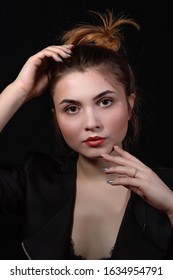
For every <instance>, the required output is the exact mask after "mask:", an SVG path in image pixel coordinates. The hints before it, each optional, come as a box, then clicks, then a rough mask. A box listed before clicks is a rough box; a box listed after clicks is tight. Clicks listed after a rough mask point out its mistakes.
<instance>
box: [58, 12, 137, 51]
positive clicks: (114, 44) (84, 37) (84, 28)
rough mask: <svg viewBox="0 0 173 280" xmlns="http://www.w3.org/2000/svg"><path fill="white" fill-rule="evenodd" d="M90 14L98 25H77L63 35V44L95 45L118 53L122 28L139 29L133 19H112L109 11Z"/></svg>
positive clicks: (122, 17) (121, 39)
mask: <svg viewBox="0 0 173 280" xmlns="http://www.w3.org/2000/svg"><path fill="white" fill-rule="evenodd" d="M92 13H94V14H96V15H97V16H98V17H99V19H100V24H99V25H91V24H78V25H77V26H75V27H74V28H72V29H71V30H69V31H67V32H66V33H65V34H64V36H63V43H64V44H74V45H84V44H95V45H98V46H102V47H105V48H108V49H112V50H114V51H118V50H119V49H120V47H121V43H122V41H123V39H124V38H123V35H122V33H121V28H122V26H124V25H133V26H134V27H136V28H137V29H139V25H138V24H137V23H136V22H135V21H134V20H133V19H130V18H125V17H124V16H121V17H119V18H114V16H113V13H112V12H111V11H109V10H107V13H105V14H100V13H98V12H93V11H92Z"/></svg>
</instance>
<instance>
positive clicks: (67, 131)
mask: <svg viewBox="0 0 173 280" xmlns="http://www.w3.org/2000/svg"><path fill="white" fill-rule="evenodd" d="M72 48H73V46H72V45H66V46H49V47H47V48H45V49H43V50H42V51H40V52H38V53H37V54H35V55H33V56H32V57H30V58H29V59H28V61H27V62H26V63H25V65H24V66H23V68H22V69H21V71H20V73H19V75H18V76H17V78H16V79H15V81H14V82H12V83H11V84H10V85H9V86H7V87H6V88H5V89H4V91H3V92H2V93H1V95H0V130H2V129H3V128H4V127H5V125H6V124H7V123H8V121H9V120H10V118H11V117H12V116H13V115H14V113H15V112H16V111H17V110H18V109H19V108H20V107H21V106H22V105H23V104H24V103H25V102H27V101H28V100H30V99H32V98H35V97H38V96H39V95H41V94H43V93H44V92H45V90H46V89H47V87H48V83H49V78H50V71H49V69H50V66H51V63H50V62H51V61H52V59H53V60H55V61H56V62H57V63H59V62H61V59H60V57H59V56H61V57H63V58H64V59H68V57H69V55H71V52H72ZM105 91H106V92H107V91H109V92H108V93H105V94H103V95H102V96H101V97H100V96H99V94H101V93H103V92H105ZM53 98H54V103H55V114H56V118H57V122H58V124H59V127H60V130H61V132H62V135H63V136H64V139H65V140H66V142H67V143H68V144H69V146H70V147H72V148H73V149H74V150H75V151H77V152H78V153H79V160H78V164H77V199H76V205H75V213H74V217H77V219H74V220H75V222H74V227H73V233H72V236H73V237H75V238H76V240H77V243H78V248H79V252H82V253H83V252H86V254H85V255H88V258H90V257H91V258H92V257H93V256H94V257H96V258H99V257H100V256H105V255H106V253H107V252H108V251H109V250H108V249H109V248H111V247H112V245H113V244H114V241H115V236H116V234H117V232H118V229H119V225H120V223H121V218H122V216H123V213H124V209H125V206H126V204H127V201H128V198H129V193H130V192H131V191H133V192H136V193H137V194H138V195H139V196H141V197H142V198H143V199H144V200H145V201H147V203H149V204H151V205H152V206H154V207H156V208H157V209H159V210H161V211H163V212H165V213H166V214H167V215H168V217H169V219H170V221H171V223H172V224H173V192H172V191H171V190H170V189H169V188H168V186H166V185H165V183H164V182H163V181H162V180H161V179H160V178H159V177H158V176H157V175H156V174H155V173H154V172H153V171H152V170H151V169H150V168H149V167H147V166H146V165H145V164H143V163H142V162H141V161H140V160H138V159H137V158H136V157H134V156H132V155H131V154H129V153H128V152H126V151H124V150H123V149H122V141H123V139H124V136H125V134H126V132H127V125H128V121H129V118H130V112H129V111H128V106H127V100H126V98H125V92H124V90H123V85H121V84H119V83H118V81H117V80H116V79H115V80H114V81H110V80H109V79H108V78H105V77H103V76H102V75H101V74H99V73H98V72H96V71H94V70H92V69H88V70H87V71H86V72H85V73H79V72H76V73H71V74H68V75H66V76H64V77H63V78H62V79H61V80H60V81H59V82H58V84H57V85H56V87H55V93H54V97H53ZM64 99H70V100H71V99H72V100H75V104H73V103H70V104H69V103H68V104H67V102H66V101H65V102H64ZM76 101H77V102H76ZM133 102H134V95H133V93H132V94H131V96H130V97H129V103H130V105H131V108H132V107H133ZM76 105H77V106H76ZM69 106H70V107H69ZM64 107H68V109H67V108H66V110H64ZM95 135H98V136H102V137H104V138H105V139H104V141H103V143H102V145H99V146H98V147H94V148H93V147H90V146H88V145H86V143H84V142H83V141H84V140H85V139H87V138H88V137H90V136H95ZM134 175H135V176H134ZM108 180H109V181H108ZM98 182H99V184H98ZM81 186H83V187H81ZM99 186H100V188H99ZM79 190H80V191H79ZM86 197H87V198H88V199H87V202H88V203H87V204H86V203H84V202H85V201H86ZM92 197H93V200H91V198H92ZM120 198H121V199H120ZM88 205H89V207H88ZM103 205H104V206H103ZM115 205H116V207H115ZM97 209H98V210H99V213H98V212H97V214H98V215H99V217H101V218H102V222H101V223H98V224H97V227H96V228H98V231H99V232H101V231H100V229H102V236H100V239H98V238H96V239H92V238H90V237H91V236H93V233H95V230H96V228H92V227H91V231H90V232H89V235H87V236H85V230H86V228H85V225H84V224H81V223H80V222H81V220H80V219H81V216H80V215H79V214H80V213H81V212H82V211H81V210H83V213H84V214H85V215H86V213H87V215H88V217H90V218H92V217H93V214H94V213H95V211H96V210H97ZM103 209H104V211H103ZM75 215H76V216H75ZM97 218H98V217H97ZM108 218H109V219H108ZM115 218H117V220H118V222H117V224H116V225H115V227H113V226H112V225H113V224H114V221H115V220H116V219H115ZM97 220H98V221H99V219H97ZM78 221H79V222H78ZM94 221H95V220H94ZM108 221H110V223H109V224H107V222H108ZM91 222H92V223H90V224H89V226H91V225H94V222H93V220H91ZM102 223H103V225H105V227H103V228H99V226H101V225H102ZM81 228H82V230H83V236H84V239H85V240H86V238H87V237H88V238H89V243H88V244H87V245H86V246H85V248H83V247H81V244H83V243H84V242H83V240H84V239H83V240H82V239H80V238H79V236H78V235H77V232H79V230H81ZM87 228H88V227H87ZM106 228H109V232H105V231H104V230H105V229H106ZM78 229H79V230H78ZM105 234H106V236H108V241H107V244H106V243H105V246H106V248H102V251H101V252H99V253H98V255H96V252H97V251H98V248H99V247H101V246H99V245H100V244H102V243H101V242H102V239H103V240H105ZM96 236H97V235H96ZM97 239H98V240H97ZM91 248H92V250H93V251H91ZM93 248H94V249H93Z"/></svg>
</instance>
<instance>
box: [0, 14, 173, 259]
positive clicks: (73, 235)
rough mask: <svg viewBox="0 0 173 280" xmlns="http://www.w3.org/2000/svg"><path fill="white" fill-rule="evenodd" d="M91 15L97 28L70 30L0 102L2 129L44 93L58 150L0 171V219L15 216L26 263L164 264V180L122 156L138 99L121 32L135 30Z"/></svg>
mask: <svg viewBox="0 0 173 280" xmlns="http://www.w3.org/2000/svg"><path fill="white" fill-rule="evenodd" d="M98 16H99V17H100V19H101V21H102V22H101V23H100V25H98V26H92V25H80V26H76V27H74V28H73V29H72V30H70V31H69V32H66V33H65V34H64V36H63V38H62V44H63V45H61V46H49V47H47V48H45V49H43V50H42V51H40V52H38V53H37V54H35V55H33V56H32V57H30V58H29V59H28V61H27V62H26V64H25V65H24V67H23V68H22V70H21V72H20V73H19V75H18V77H17V78H16V80H15V81H14V82H13V83H11V84H10V85H9V86H8V87H7V88H6V89H5V90H4V91H3V92H2V94H1V96H0V116H1V117H0V128H1V130H2V129H3V127H4V126H5V125H6V123H7V122H8V120H9V119H10V118H11V117H12V115H13V114H14V113H15V112H16V111H17V110H18V109H19V108H20V106H22V105H23V104H24V103H25V102H27V101H28V100H30V99H32V98H34V97H36V96H39V95H41V94H43V93H44V92H45V90H46V89H47V88H48V87H50V92H51V95H52V100H53V114H54V117H55V120H56V125H57V129H58V131H59V136H60V137H61V138H62V140H63V142H64V147H65V149H66V151H67V152H65V150H64V156H63V157H55V158H51V157H49V156H48V155H44V154H37V153H31V154H30V155H28V156H27V157H26V160H25V162H24V164H23V167H10V168H9V167H8V168H7V167H3V166H2V167H1V169H0V188H1V212H2V213H11V212H12V213H14V212H16V213H18V214H20V215H21V214H22V215H23V228H24V231H23V242H22V244H23V248H24V251H25V252H26V254H27V256H28V257H29V258H31V259H169V258H171V257H172V256H173V251H172V250H171V249H170V248H171V247H170V246H171V244H172V243H171V242H172V236H173V231H172V225H173V192H172V190H171V186H170V185H169V184H171V182H172V178H171V180H170V182H169V180H167V176H166V177H165V173H164V170H160V171H159V170H155V171H153V170H151V169H150V168H149V167H147V166H146V165H144V164H143V163H142V162H141V161H140V160H138V159H137V158H136V157H134V156H132V155H131V154H130V153H129V151H130V150H129V147H130V146H129V144H130V142H132V140H135V138H136V137H137V131H138V120H137V115H136V109H137V106H138V95H137V92H136V88H135V82H134V76H133V73H132V70H131V68H130V66H129V64H128V62H127V60H126V58H125V55H124V51H123V46H122V34H121V33H120V28H121V27H122V26H123V25H128V24H130V25H133V26H134V27H136V28H138V25H137V23H136V22H135V21H133V20H131V19H126V18H120V19H114V18H113V15H112V13H111V12H108V13H107V15H100V14H98ZM159 172H160V176H161V177H163V178H164V179H163V180H162V179H161V177H159V176H158V175H157V174H156V173H158V174H159ZM168 175H169V174H168ZM4 201H5V202H4Z"/></svg>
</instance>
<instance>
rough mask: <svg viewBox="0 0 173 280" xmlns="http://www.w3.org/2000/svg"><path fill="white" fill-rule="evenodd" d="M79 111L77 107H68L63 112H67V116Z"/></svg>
mask: <svg viewBox="0 0 173 280" xmlns="http://www.w3.org/2000/svg"><path fill="white" fill-rule="evenodd" d="M78 110H79V108H78V107H77V106H74V105H73V106H69V107H67V108H66V109H65V112H67V113H68V114H75V113H77V112H78Z"/></svg>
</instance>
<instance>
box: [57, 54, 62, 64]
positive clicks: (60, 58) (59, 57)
mask: <svg viewBox="0 0 173 280" xmlns="http://www.w3.org/2000/svg"><path fill="white" fill-rule="evenodd" d="M57 56H58V59H59V60H60V61H61V62H63V59H62V57H61V56H60V55H58V54H57Z"/></svg>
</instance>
